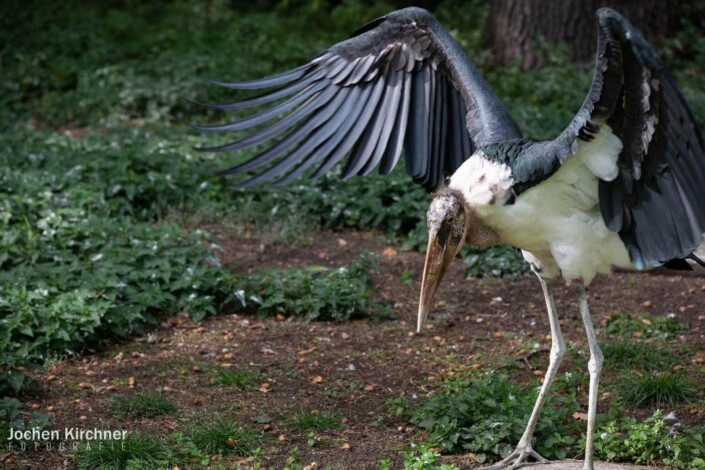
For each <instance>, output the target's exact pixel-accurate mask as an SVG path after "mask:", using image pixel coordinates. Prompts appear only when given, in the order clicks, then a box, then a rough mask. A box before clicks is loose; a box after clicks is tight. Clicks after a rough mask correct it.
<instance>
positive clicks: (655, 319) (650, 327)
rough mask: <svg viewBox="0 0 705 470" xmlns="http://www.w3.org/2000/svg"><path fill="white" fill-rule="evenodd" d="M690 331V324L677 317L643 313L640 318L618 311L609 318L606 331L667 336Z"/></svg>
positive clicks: (645, 336) (623, 335) (644, 336)
mask: <svg viewBox="0 0 705 470" xmlns="http://www.w3.org/2000/svg"><path fill="white" fill-rule="evenodd" d="M686 331H688V325H686V324H684V323H681V322H679V321H678V320H676V319H675V318H669V317H666V316H663V315H650V314H648V313H643V314H641V315H639V317H638V318H634V317H632V316H630V315H625V314H621V313H618V314H616V315H612V316H611V317H610V318H609V319H608V320H607V328H606V333H607V334H608V335H612V336H621V337H629V336H634V337H637V338H667V337H669V336H672V335H675V334H678V333H684V332H686Z"/></svg>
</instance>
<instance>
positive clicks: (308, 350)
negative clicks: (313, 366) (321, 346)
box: [298, 346, 316, 356]
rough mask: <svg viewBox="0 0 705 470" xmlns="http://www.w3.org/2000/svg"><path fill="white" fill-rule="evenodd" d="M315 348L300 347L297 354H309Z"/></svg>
mask: <svg viewBox="0 0 705 470" xmlns="http://www.w3.org/2000/svg"><path fill="white" fill-rule="evenodd" d="M315 350H316V347H315V346H314V347H312V348H308V349H302V350H300V351H299V352H298V355H299V356H305V355H306V354H311V353H312V352H313V351H315Z"/></svg>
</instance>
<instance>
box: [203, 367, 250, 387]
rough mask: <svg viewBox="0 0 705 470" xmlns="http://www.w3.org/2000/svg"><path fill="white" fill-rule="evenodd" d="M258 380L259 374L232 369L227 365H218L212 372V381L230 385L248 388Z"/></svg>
mask: <svg viewBox="0 0 705 470" xmlns="http://www.w3.org/2000/svg"><path fill="white" fill-rule="evenodd" d="M256 380H257V375H255V374H253V373H252V372H249V371H246V370H231V369H228V368H227V367H217V368H215V369H213V372H212V373H211V383H212V384H214V385H227V386H228V387H237V388H247V387H251V386H252V385H253V384H254V383H255V381H256Z"/></svg>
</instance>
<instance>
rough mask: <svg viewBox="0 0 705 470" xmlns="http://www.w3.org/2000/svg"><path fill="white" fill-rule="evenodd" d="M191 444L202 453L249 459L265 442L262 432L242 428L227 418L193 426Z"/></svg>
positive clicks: (190, 434)
mask: <svg viewBox="0 0 705 470" xmlns="http://www.w3.org/2000/svg"><path fill="white" fill-rule="evenodd" d="M189 436H190V438H191V442H193V444H194V445H195V446H196V447H197V448H198V449H199V450H201V451H202V452H204V453H206V454H208V455H211V454H220V455H238V456H240V457H248V456H250V455H252V453H253V452H254V451H255V450H257V449H258V448H259V447H260V445H261V444H262V441H263V438H264V437H263V435H262V433H261V432H259V431H256V430H253V429H250V428H247V427H244V426H240V425H238V424H237V423H235V422H234V421H232V420H230V419H226V418H218V419H216V420H215V421H212V422H208V423H201V424H197V425H195V426H193V427H192V428H191V430H190V432H189Z"/></svg>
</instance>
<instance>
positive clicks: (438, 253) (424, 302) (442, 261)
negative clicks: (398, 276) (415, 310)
mask: <svg viewBox="0 0 705 470" xmlns="http://www.w3.org/2000/svg"><path fill="white" fill-rule="evenodd" d="M441 232H445V233H441V234H439V233H438V232H435V233H429V239H428V248H427V249H426V262H425V264H424V267H423V279H422V281H421V298H420V299H419V316H418V322H417V324H416V331H417V332H419V333H420V332H421V328H423V326H424V324H425V323H426V319H427V318H428V312H429V310H431V301H432V300H433V294H435V292H436V289H438V286H439V284H440V283H441V279H442V278H443V275H444V274H445V273H446V270H447V269H448V266H449V265H450V262H451V261H453V258H455V255H456V254H457V253H458V245H459V244H460V242H461V241H462V239H458V240H454V239H453V238H454V237H452V236H448V232H447V231H441Z"/></svg>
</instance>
